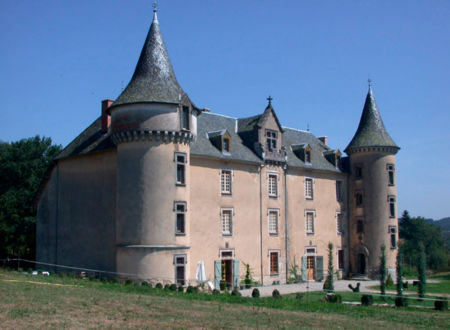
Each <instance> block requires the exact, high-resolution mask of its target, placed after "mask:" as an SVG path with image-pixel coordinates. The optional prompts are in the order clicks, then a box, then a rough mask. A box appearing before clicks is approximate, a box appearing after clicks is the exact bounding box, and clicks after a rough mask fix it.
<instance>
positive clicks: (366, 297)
mask: <svg viewBox="0 0 450 330" xmlns="http://www.w3.org/2000/svg"><path fill="white" fill-rule="evenodd" d="M361 305H363V306H372V305H373V296H372V295H370V294H363V295H362V296H361Z"/></svg>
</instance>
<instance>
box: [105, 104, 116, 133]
mask: <svg viewBox="0 0 450 330" xmlns="http://www.w3.org/2000/svg"><path fill="white" fill-rule="evenodd" d="M113 102H114V101H113V100H103V101H102V133H108V128H109V125H110V124H111V114H110V113H109V111H108V109H109V107H110V106H111V105H112V104H113Z"/></svg>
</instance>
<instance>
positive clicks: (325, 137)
mask: <svg viewBox="0 0 450 330" xmlns="http://www.w3.org/2000/svg"><path fill="white" fill-rule="evenodd" d="M318 139H319V140H320V142H322V143H323V144H324V145H326V146H328V136H320V137H318Z"/></svg>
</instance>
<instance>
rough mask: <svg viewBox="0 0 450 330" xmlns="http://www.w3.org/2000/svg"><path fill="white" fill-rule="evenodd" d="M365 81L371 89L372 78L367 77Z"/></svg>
mask: <svg viewBox="0 0 450 330" xmlns="http://www.w3.org/2000/svg"><path fill="white" fill-rule="evenodd" d="M367 82H368V83H369V89H371V88H372V79H370V78H369V79H367Z"/></svg>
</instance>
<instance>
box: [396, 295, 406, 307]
mask: <svg viewBox="0 0 450 330" xmlns="http://www.w3.org/2000/svg"><path fill="white" fill-rule="evenodd" d="M395 306H397V307H406V306H408V299H406V298H405V297H396V298H395Z"/></svg>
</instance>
